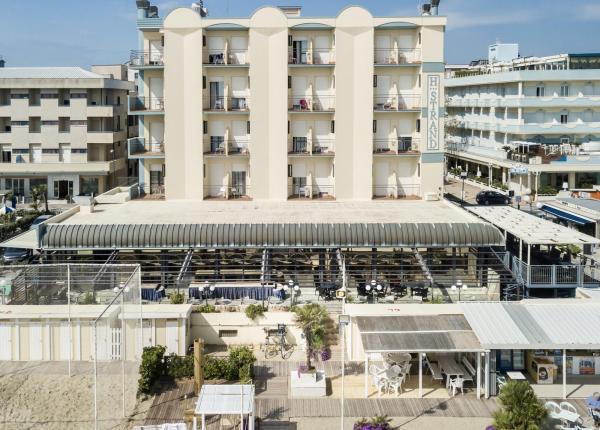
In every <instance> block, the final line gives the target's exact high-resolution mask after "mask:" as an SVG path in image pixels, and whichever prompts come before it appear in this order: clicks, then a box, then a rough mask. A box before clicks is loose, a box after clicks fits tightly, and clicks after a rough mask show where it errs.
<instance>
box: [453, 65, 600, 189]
mask: <svg viewBox="0 0 600 430" xmlns="http://www.w3.org/2000/svg"><path fill="white" fill-rule="evenodd" d="M595 60H596V57H595V56H594V55H592V54H590V55H585V54H582V55H572V54H565V55H557V56H552V57H547V58H536V57H530V58H520V59H515V60H513V61H511V62H508V63H507V62H504V63H496V64H494V65H487V66H486V65H482V66H475V67H469V68H466V69H462V70H456V69H454V70H453V71H452V72H451V73H450V75H452V76H451V77H450V78H449V79H447V80H446V92H447V98H446V106H447V121H446V127H447V128H446V132H447V135H446V140H447V158H448V167H449V168H455V167H458V166H461V167H462V168H463V169H465V168H466V169H467V170H469V171H470V172H471V173H473V174H474V175H479V176H481V177H483V178H485V179H484V180H485V182H489V185H492V184H496V185H497V186H499V185H500V184H503V185H504V187H510V188H511V189H513V190H515V191H516V192H517V194H519V193H520V194H527V191H531V192H533V193H535V192H536V191H540V193H543V194H546V193H552V192H554V191H553V190H559V189H562V188H563V184H568V187H569V188H591V185H595V184H598V183H599V182H598V179H599V178H598V174H599V173H600V152H599V150H600V68H594V67H597V65H595V64H596V62H595ZM511 168H518V169H517V170H516V171H520V172H521V173H520V174H519V175H518V176H517V175H513V176H512V177H511V174H510V170H511ZM490 172H491V174H490ZM514 172H515V170H514V169H513V173H514Z"/></svg>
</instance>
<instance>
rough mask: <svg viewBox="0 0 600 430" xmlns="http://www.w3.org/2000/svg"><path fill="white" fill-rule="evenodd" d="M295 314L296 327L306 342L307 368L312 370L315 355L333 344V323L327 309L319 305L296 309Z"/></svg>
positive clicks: (313, 304)
mask: <svg viewBox="0 0 600 430" xmlns="http://www.w3.org/2000/svg"><path fill="white" fill-rule="evenodd" d="M294 313H295V314H296V316H295V319H294V320H295V322H296V325H297V326H298V328H300V330H302V333H303V334H304V339H305V340H306V367H307V368H308V369H309V370H310V369H312V365H311V361H310V359H311V356H312V355H313V353H314V352H315V351H318V350H320V349H321V348H324V347H327V346H329V345H330V344H331V340H332V339H331V334H332V331H333V330H331V328H332V326H333V322H332V321H331V318H329V314H328V313H327V309H325V307H323V306H321V305H319V304H317V303H310V304H307V305H305V306H302V307H295V308H294Z"/></svg>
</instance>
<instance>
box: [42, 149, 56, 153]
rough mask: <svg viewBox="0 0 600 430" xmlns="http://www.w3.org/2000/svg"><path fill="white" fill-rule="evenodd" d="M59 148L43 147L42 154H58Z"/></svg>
mask: <svg viewBox="0 0 600 430" xmlns="http://www.w3.org/2000/svg"><path fill="white" fill-rule="evenodd" d="M58 153H59V152H58V149H56V148H42V154H58Z"/></svg>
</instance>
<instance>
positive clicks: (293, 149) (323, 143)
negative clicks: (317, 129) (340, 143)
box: [288, 138, 335, 155]
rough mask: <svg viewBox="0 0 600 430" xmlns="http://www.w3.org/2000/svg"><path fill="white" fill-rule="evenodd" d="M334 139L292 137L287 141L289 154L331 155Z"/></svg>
mask: <svg viewBox="0 0 600 430" xmlns="http://www.w3.org/2000/svg"><path fill="white" fill-rule="evenodd" d="M334 144H335V139H314V140H309V139H306V138H304V139H296V140H295V141H294V140H293V139H292V140H290V141H288V153H289V154H307V155H333V154H334Z"/></svg>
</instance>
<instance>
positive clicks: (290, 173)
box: [288, 164, 293, 178]
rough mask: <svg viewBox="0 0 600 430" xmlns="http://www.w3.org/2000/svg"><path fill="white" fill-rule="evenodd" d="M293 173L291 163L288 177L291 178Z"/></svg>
mask: <svg viewBox="0 0 600 430" xmlns="http://www.w3.org/2000/svg"><path fill="white" fill-rule="evenodd" d="M292 173H293V170H292V165H291V164H288V178H291V177H292Z"/></svg>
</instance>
